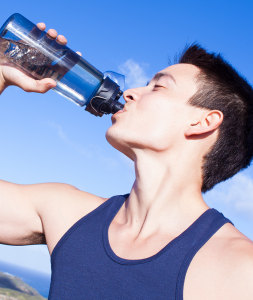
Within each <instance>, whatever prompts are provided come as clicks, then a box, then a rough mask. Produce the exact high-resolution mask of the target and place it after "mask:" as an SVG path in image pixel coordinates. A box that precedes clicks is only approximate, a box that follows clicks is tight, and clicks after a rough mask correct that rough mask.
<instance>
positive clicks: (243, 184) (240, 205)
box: [204, 173, 253, 218]
mask: <svg viewBox="0 0 253 300" xmlns="http://www.w3.org/2000/svg"><path fill="white" fill-rule="evenodd" d="M204 198H206V199H207V200H208V202H209V204H210V203H217V204H220V205H222V206H223V207H224V208H225V209H226V210H229V211H231V210H232V211H233V212H234V213H236V214H243V215H247V216H249V217H251V218H253V180H252V178H250V177H249V176H246V175H245V174H243V173H239V174H237V175H235V176H234V177H233V178H232V179H230V180H228V181H226V182H224V183H221V184H220V185H219V186H217V187H215V188H214V189H213V190H212V191H210V192H209V193H207V194H206V195H205V196H204Z"/></svg>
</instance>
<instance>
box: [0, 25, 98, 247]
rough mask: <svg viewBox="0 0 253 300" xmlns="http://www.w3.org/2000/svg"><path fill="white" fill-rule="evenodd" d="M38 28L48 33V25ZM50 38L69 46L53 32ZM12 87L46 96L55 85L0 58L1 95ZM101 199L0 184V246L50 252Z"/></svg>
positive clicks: (68, 189) (52, 186) (59, 188)
mask: <svg viewBox="0 0 253 300" xmlns="http://www.w3.org/2000/svg"><path fill="white" fill-rule="evenodd" d="M37 26H38V27H39V28H40V29H42V30H45V27H46V26H45V24H44V23H39V24H37ZM48 34H49V35H50V37H51V38H57V40H58V42H60V43H61V44H64V45H66V43H67V40H66V38H65V37H63V36H58V37H57V32H56V31H55V30H53V29H50V30H49V31H48ZM10 85H15V86H18V87H20V88H22V89H23V90H25V91H27V92H38V93H45V92H47V91H48V90H49V89H50V88H52V87H54V86H55V85H56V83H55V81H54V80H52V79H50V78H45V79H42V80H35V79H33V78H30V77H29V76H27V75H26V74H25V73H23V72H22V71H19V70H17V69H15V68H14V67H12V66H10V65H8V64H6V62H5V61H3V59H2V58H1V56H0V94H1V93H2V92H3V91H4V89H5V88H7V87H8V86H10ZM101 201H102V200H101V198H100V197H96V196H93V195H90V194H88V193H84V192H81V191H79V190H78V189H76V188H74V187H72V186H70V185H67V184H57V183H45V184H35V185H19V184H14V183H9V182H6V181H2V180H0V208H1V209H0V243H2V244H9V245H29V244H43V243H47V244H48V247H49V251H50V252H51V251H52V249H53V248H54V246H55V244H56V243H57V242H58V240H59V239H60V238H61V236H62V235H63V234H64V233H65V232H66V231H67V230H68V229H69V228H70V227H71V226H72V225H73V224H74V223H75V222H76V221H77V220H78V219H80V218H81V217H82V216H83V215H85V214H87V213H89V212H90V211H91V210H93V209H95V208H96V207H97V206H98V205H99V204H100V203H101Z"/></svg>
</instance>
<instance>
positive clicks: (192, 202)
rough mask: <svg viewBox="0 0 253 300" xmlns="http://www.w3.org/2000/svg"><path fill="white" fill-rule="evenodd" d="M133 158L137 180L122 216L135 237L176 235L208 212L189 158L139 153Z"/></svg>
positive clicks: (199, 181)
mask: <svg viewBox="0 0 253 300" xmlns="http://www.w3.org/2000/svg"><path fill="white" fill-rule="evenodd" d="M135 154H136V156H135V157H136V159H135V172H136V180H135V182H134V185H133V188H132V190H131V193H130V196H129V198H128V199H127V201H126V203H125V206H124V207H123V208H122V209H123V211H122V216H123V219H124V221H123V222H124V223H127V224H128V225H129V226H130V227H131V228H132V230H133V231H135V232H136V233H137V232H138V235H143V236H148V235H150V234H152V233H155V232H157V231H161V230H168V231H169V232H172V231H175V235H177V234H178V232H176V231H181V230H184V229H186V228H187V227H188V226H189V225H190V224H191V223H193V222H194V221H195V220H196V219H197V218H198V217H199V216H200V215H201V214H202V213H203V212H204V211H206V210H207V209H208V208H209V207H208V206H207V205H206V204H205V202H204V200H203V198H202V195H201V174H196V171H194V170H196V165H195V166H194V162H193V161H192V160H191V162H189V158H188V157H189V156H187V157H186V156H185V157H182V155H180V153H174V154H173V155H171V154H170V156H168V154H166V153H164V154H161V153H158V154H154V153H149V152H148V151H142V150H140V152H139V153H135ZM185 227H186V228H185Z"/></svg>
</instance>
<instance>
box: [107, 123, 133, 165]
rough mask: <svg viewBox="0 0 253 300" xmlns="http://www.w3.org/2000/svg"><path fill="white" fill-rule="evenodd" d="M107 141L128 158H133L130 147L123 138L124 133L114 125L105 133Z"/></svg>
mask: <svg viewBox="0 0 253 300" xmlns="http://www.w3.org/2000/svg"><path fill="white" fill-rule="evenodd" d="M105 137H106V139H107V141H108V143H109V144H110V145H111V146H112V147H113V148H115V149H116V150H118V151H120V152H121V153H123V154H125V155H126V156H128V157H129V158H130V159H132V160H133V158H132V157H133V153H132V150H131V148H130V147H129V145H128V143H127V141H126V140H125V139H124V133H123V132H122V130H118V128H115V127H114V126H111V127H110V128H109V129H108V130H107V131H106V135H105Z"/></svg>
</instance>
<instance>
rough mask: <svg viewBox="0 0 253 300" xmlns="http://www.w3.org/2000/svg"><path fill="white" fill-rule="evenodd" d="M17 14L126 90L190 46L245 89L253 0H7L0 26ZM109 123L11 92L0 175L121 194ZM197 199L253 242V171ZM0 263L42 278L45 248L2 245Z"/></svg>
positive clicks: (57, 101) (122, 170)
mask: <svg viewBox="0 0 253 300" xmlns="http://www.w3.org/2000/svg"><path fill="white" fill-rule="evenodd" d="M16 12H18V13H21V14H22V15H24V16H25V17H26V18H28V19H29V20H31V21H32V22H34V23H38V22H45V23H46V25H47V29H50V28H55V29H56V30H57V31H58V33H59V34H63V35H65V36H66V37H67V39H68V46H69V47H70V48H72V49H73V50H75V51H81V52H82V55H83V57H84V58H85V59H86V60H88V61H89V62H90V63H91V64H93V65H94V66H95V67H96V68H98V69H99V70H100V71H102V72H105V71H107V70H112V71H115V72H119V73H124V74H125V76H126V88H131V87H137V86H142V85H146V83H147V81H148V80H149V79H151V77H152V76H153V75H154V74H155V73H156V72H158V71H160V70H161V69H164V68H165V67H167V65H168V61H169V60H171V61H172V62H173V60H174V55H175V54H177V53H180V51H181V50H183V48H184V47H185V45H186V44H191V43H193V42H196V41H197V42H198V43H200V44H201V45H202V46H204V47H206V48H207V49H208V50H210V51H215V52H220V53H221V54H222V55H223V56H224V57H225V58H226V59H227V60H228V61H229V62H230V63H231V64H232V65H233V66H234V67H235V68H236V69H237V70H238V71H239V72H240V73H241V74H243V75H244V76H245V77H246V78H247V79H248V81H249V82H250V83H251V84H252V83H253V71H252V67H253V56H252V48H253V38H252V28H253V26H252V25H253V18H252V13H253V2H252V0H250V1H249V0H248V1H247V0H245V1H239V0H234V1H233V0H229V1H228V0H223V1H218V0H212V1H200V0H192V1H186V0H181V1H168V0H167V1H165V0H163V1H161V0H156V1H144V0H142V1H139V0H128V1H115V0H107V1H102V0H97V1H83V0H82V1H80V0H75V1H73V2H71V1H64V0H62V1H49V0H44V1H42V2H35V1H34V0H26V1H25V2H24V1H20V0H19V1H18V0H12V1H10V2H8V1H5V2H4V3H2V4H1V12H0V24H3V23H4V22H5V20H6V19H7V18H8V17H9V16H10V15H11V14H13V13H16ZM121 101H122V100H121ZM110 124H111V119H110V116H104V117H103V118H98V117H94V116H92V115H90V114H89V113H87V112H85V111H84V109H82V108H80V107H78V106H76V105H75V104H73V103H72V102H70V101H68V100H67V99H65V98H63V97H61V96H59V95H58V94H56V93H55V92H53V91H50V92H48V93H47V94H44V95H40V94H33V93H30V94H29V93H25V92H23V91H22V90H20V89H18V88H16V87H10V88H8V89H7V90H5V91H4V92H3V94H2V95H1V98H0V178H1V179H3V180H6V181H10V182H14V183H19V184H32V183H42V182H63V183H68V184H72V185H74V186H76V187H77V188H79V189H81V190H84V191H87V192H90V193H94V194H96V195H99V196H103V197H110V196H113V195H116V194H124V193H128V192H129V191H130V189H131V186H132V183H133V181H134V170H133V164H132V162H131V161H130V160H129V159H128V158H126V157H124V156H123V155H122V154H121V153H119V152H118V151H116V150H115V149H113V148H112V147H111V146H110V145H109V144H108V143H107V141H106V139H105V132H106V130H107V128H108V127H109V126H110ZM204 198H205V199H206V201H207V203H208V205H209V206H210V207H214V208H216V209H218V210H220V211H221V212H223V214H224V215H225V216H226V217H228V218H229V219H231V221H232V222H233V223H234V225H235V226H236V227H237V228H238V229H239V230H240V231H241V232H243V233H244V234H245V235H246V236H248V237H249V238H251V239H253V168H252V167H249V168H248V169H247V170H245V171H243V172H241V173H239V174H238V175H236V176H235V177H234V178H232V179H231V180H229V181H227V182H225V183H222V184H219V185H218V186H217V187H215V188H214V189H213V190H212V191H211V192H209V193H207V194H205V195H204ZM0 260H1V261H4V262H6V263H12V264H16V265H18V266H21V267H26V268H30V269H33V270H37V271H40V272H44V273H47V274H50V257H49V254H48V251H47V248H46V246H22V247H20V246H19V247H14V246H6V245H0Z"/></svg>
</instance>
